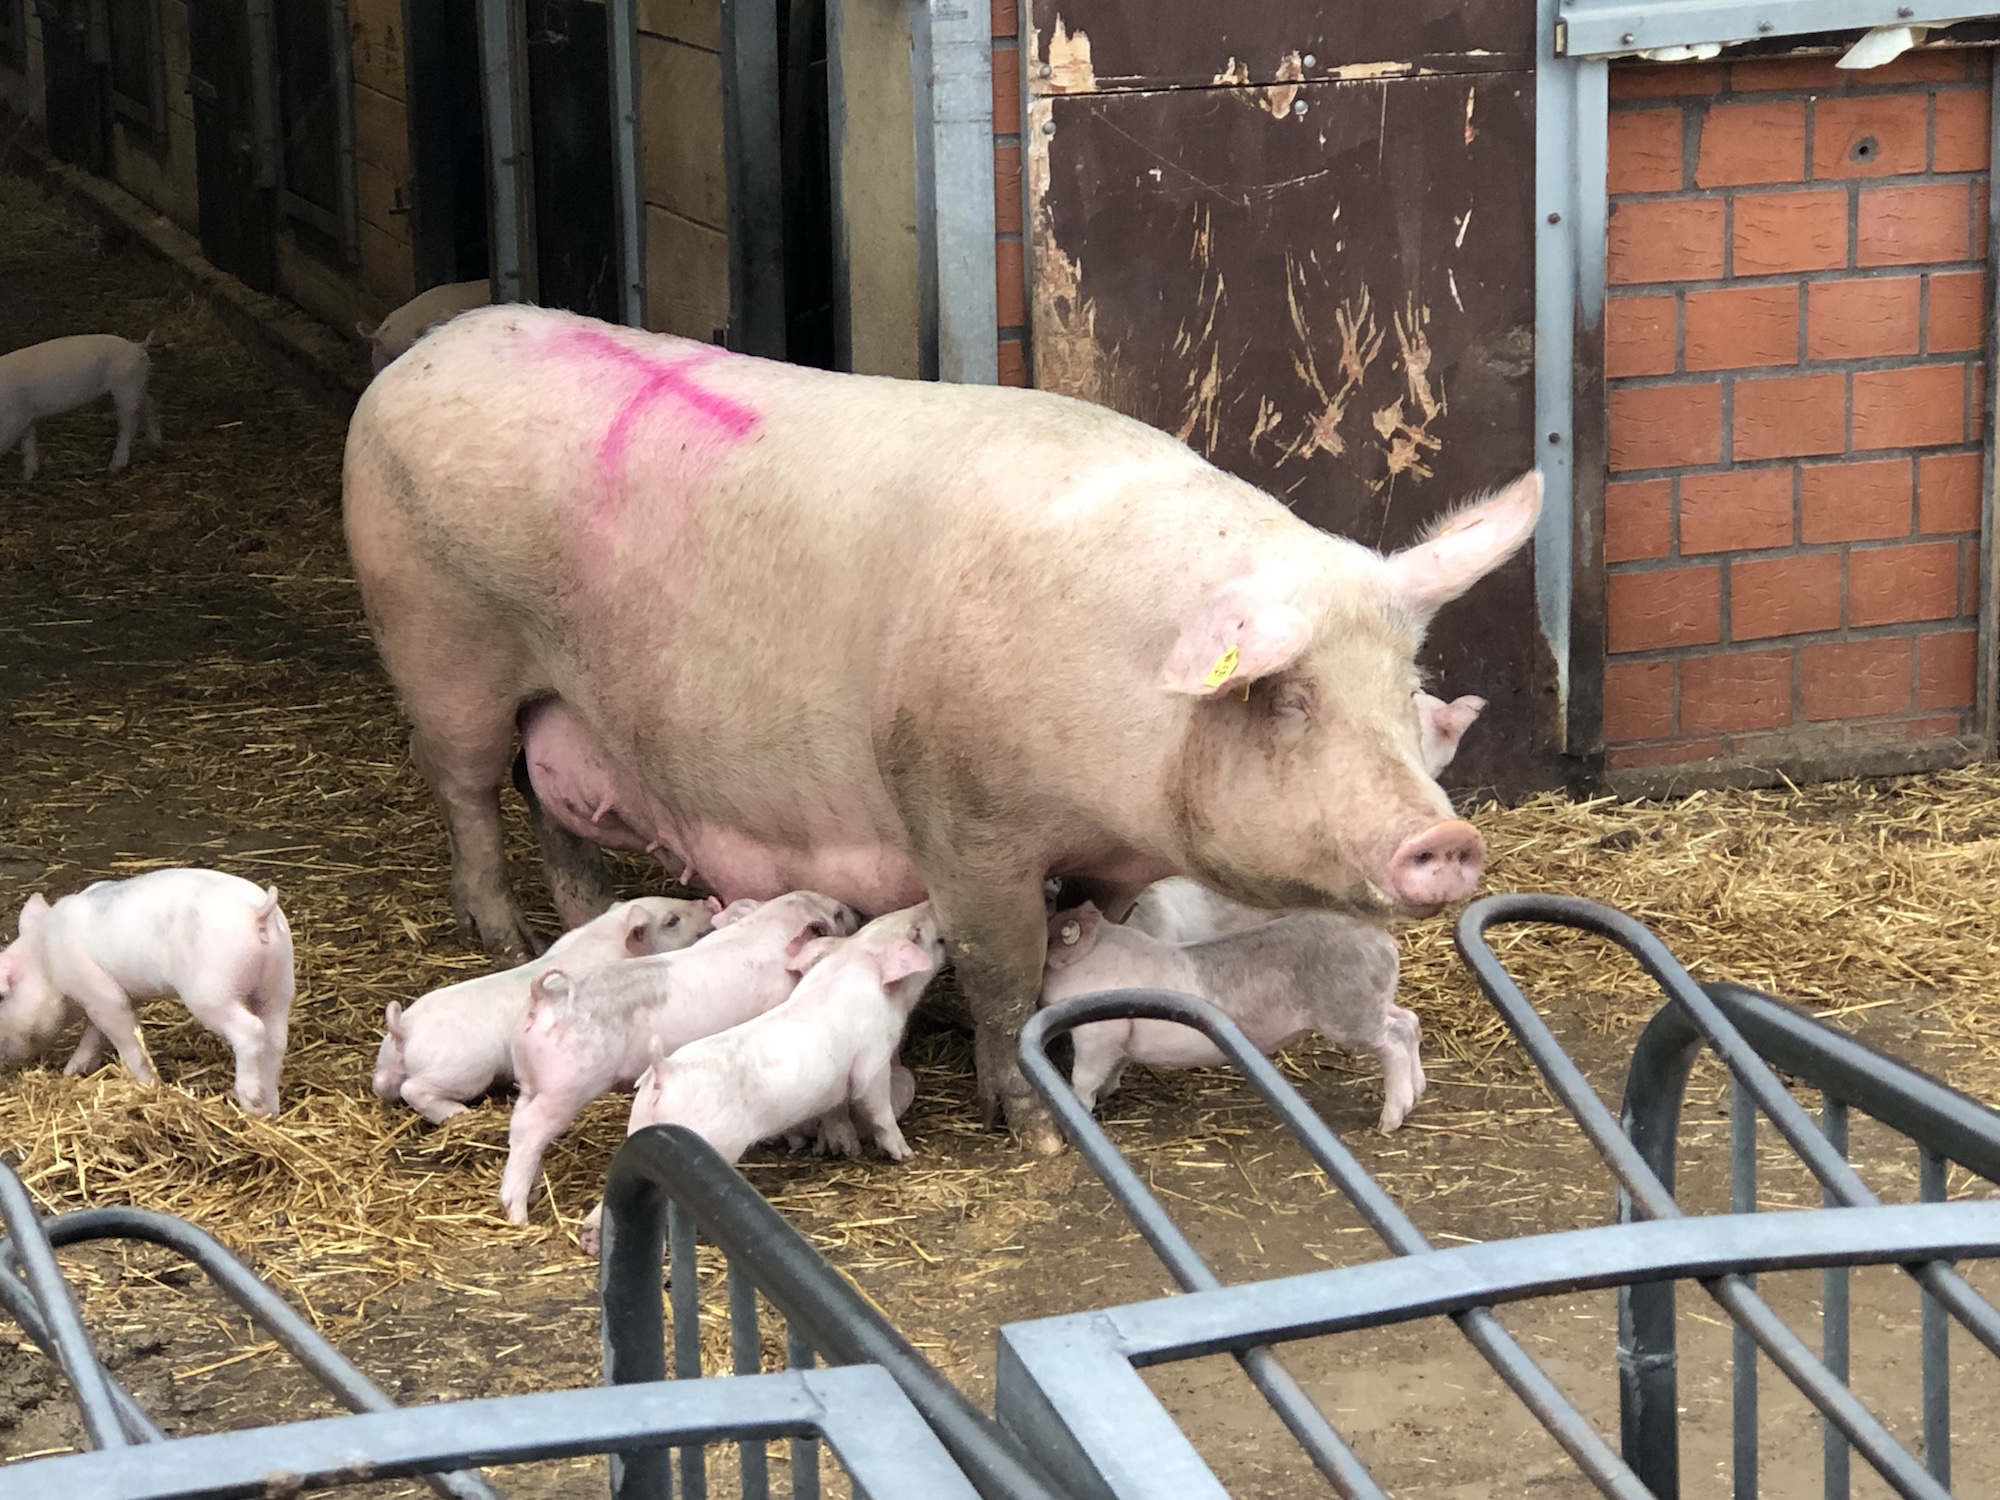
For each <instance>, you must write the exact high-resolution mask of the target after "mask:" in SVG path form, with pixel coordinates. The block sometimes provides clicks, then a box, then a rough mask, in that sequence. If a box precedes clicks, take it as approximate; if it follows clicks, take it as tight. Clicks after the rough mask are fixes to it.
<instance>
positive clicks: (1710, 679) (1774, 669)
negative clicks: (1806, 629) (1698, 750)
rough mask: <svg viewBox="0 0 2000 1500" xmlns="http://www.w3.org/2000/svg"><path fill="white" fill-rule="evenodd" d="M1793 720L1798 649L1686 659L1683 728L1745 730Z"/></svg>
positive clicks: (1692, 730) (1695, 731) (1693, 731)
mask: <svg viewBox="0 0 2000 1500" xmlns="http://www.w3.org/2000/svg"><path fill="white" fill-rule="evenodd" d="M1791 722H1792V653H1791V652H1789V651H1738V652H1732V653H1730V654H1728V655H1726V656H1690V657H1688V658H1687V659H1686V660H1684V661H1683V662H1682V663H1681V733H1682V734H1739V733H1741V732H1742V731H1744V730H1746V729H1776V728H1778V727H1780V726H1781V725H1785V724H1789V723H1791Z"/></svg>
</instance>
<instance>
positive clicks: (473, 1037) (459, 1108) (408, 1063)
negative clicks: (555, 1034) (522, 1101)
mask: <svg viewBox="0 0 2000 1500" xmlns="http://www.w3.org/2000/svg"><path fill="white" fill-rule="evenodd" d="M721 907H722V903H721V902H720V901H717V900H716V899H715V898H714V897H713V896H711V897H709V898H708V900H706V901H681V900H674V899H672V898H670V897H666V896H643V897H641V898H639V899H638V900H636V901H621V902H619V903H618V904H617V905H616V906H614V907H612V908H611V909H610V910H608V911H606V912H603V913H601V914H600V915H599V916H597V917H595V918H593V919H592V920H590V921H588V922H586V923H584V924H583V925H582V926H581V927H576V928H572V929H571V930H570V931H568V932H566V933H564V934H563V935H562V936H561V937H559V938H557V939H556V940H555V942H553V943H551V944H550V945H549V948H548V951H547V952H545V953H543V954H542V956H541V957H540V958H537V959H533V960H531V961H530V962H528V963H525V964H522V965H520V966H519V967H517V968H512V969H508V970H506V971H504V972H502V973H499V974H484V975H481V976H480V977H479V978H477V979H467V980H464V981H463V982H461V983H459V984H448V985H446V986H444V987H443V988H442V989H436V990H432V991H431V992H430V993H429V994H428V995H425V996H423V997H422V998H421V999H419V1000H417V1001H415V1002H414V1003H413V1004H412V1005H411V1006H410V1007H409V1009H407V1010H405V1009H404V1008H403V1007H402V1006H400V1005H398V1004H397V1003H396V1002H395V1001H393V1000H392V1001H390V1002H389V1006H388V1009H387V1010H386V1012H385V1013H384V1016H383V1022H384V1025H383V1034H382V1046H381V1050H380V1051H378V1052H377V1053H376V1056H375V1079H374V1087H375V1095H376V1097H377V1098H379V1099H381V1100H382V1101H383V1102H384V1103H388V1104H394V1103H396V1102H398V1101H401V1102H402V1103H404V1104H407V1105H409V1106H410V1108H411V1109H414V1110H415V1111H416V1112H417V1113H418V1114H420V1115H422V1116H423V1117H424V1118H425V1119H427V1120H429V1121H431V1122H432V1123H433V1124H438V1125H441V1124H443V1123H444V1122H445V1121H446V1120H449V1119H450V1118H451V1117H452V1116H453V1115H459V1114H464V1113H465V1102H466V1101H467V1100H470V1099H477V1098H479V1097H480V1096H481V1095H482V1094H485V1093H486V1092H488V1091H489V1090H490V1089H492V1088H493V1087H494V1086H496V1085H497V1084H502V1083H512V1082H513V1081H514V1059H513V1050H512V1049H513V1042H514V1033H515V1032H516V1031H518V1030H520V1028H521V1023H522V1021H524V1020H526V1019H527V1015H528V991H529V987H530V986H531V985H532V984H533V983H534V979H535V976H536V975H538V974H543V973H546V972H547V971H548V970H550V969H553V968H557V967H559V966H560V967H562V968H565V969H568V970H581V969H586V968H594V967H596V966H597V965H599V964H608V963H615V962H617V961H618V960H619V959H622V958H643V957H645V956H646V955H647V954H650V953H673V952H677V951H678V950H680V949H682V948H685V947H687V946H688V945H689V944H690V943H693V942H694V941H695V940H696V939H697V938H700V937H702V936H704V935H705V934H706V933H707V932H708V931H709V928H710V926H711V925H712V924H713V923H716V922H719V921H721V920H722V918H721V916H720V911H721ZM745 915H747V913H745Z"/></svg>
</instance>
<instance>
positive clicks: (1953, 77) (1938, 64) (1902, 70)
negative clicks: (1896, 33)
mask: <svg viewBox="0 0 2000 1500" xmlns="http://www.w3.org/2000/svg"><path fill="white" fill-rule="evenodd" d="M1975 55H1976V54H1975ZM1965 59H1966V51H1965V49H1964V48H1962V47H1952V48H1944V47H1927V48H1918V49H1915V50H1913V51H1909V52H1905V53H1904V54H1903V55H1902V56H1901V57H1898V58H1896V59H1894V60H1893V61H1890V62H1886V63H1884V64H1882V66H1881V67H1879V68H1870V69H1868V70H1867V72H1865V73H1861V74H1859V75H1857V76H1858V78H1859V79H1860V80H1861V81H1862V82H1863V83H1864V85H1866V84H1889V83H1956V82H1958V80H1959V79H1961V78H1963V77H1964V76H1965Z"/></svg>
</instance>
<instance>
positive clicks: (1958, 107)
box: [1931, 89, 1993, 172]
mask: <svg viewBox="0 0 2000 1500" xmlns="http://www.w3.org/2000/svg"><path fill="white" fill-rule="evenodd" d="M1936 109H1937V118H1936V122H1935V124H1934V125H1933V126H1932V134H1931V153H1932V154H1931V170H1932V171H1933V172H1984V171H1985V170H1986V162H1987V158H1988V157H1989V156H1990V155H1991V154H1992V150H1993V142H1992V137H1991V136H1990V135H1989V134H1988V132H1989V131H1991V129H1992V128H1993V126H1992V99H1991V98H1990V96H1989V94H1988V92H1987V90H1985V89H1953V90H1952V91H1950V92H1949V93H1943V94H1939V95H1938V96H1937V102H1936Z"/></svg>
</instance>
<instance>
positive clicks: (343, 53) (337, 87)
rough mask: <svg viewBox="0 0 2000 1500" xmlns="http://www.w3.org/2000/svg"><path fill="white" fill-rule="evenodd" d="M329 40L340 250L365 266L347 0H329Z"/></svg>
mask: <svg viewBox="0 0 2000 1500" xmlns="http://www.w3.org/2000/svg"><path fill="white" fill-rule="evenodd" d="M326 16H327V30H328V32H329V33H330V35H329V36H328V38H327V40H328V42H329V43H330V45H331V46H332V49H333V102H334V109H333V117H334V120H335V121H336V126H335V129H336V131H337V139H338V142H339V150H338V151H337V152H336V153H335V158H334V159H335V162H336V163H337V165H338V167H339V178H340V184H339V191H340V250H341V253H342V254H343V255H345V256H346V257H347V263H348V264H349V265H350V266H358V265H360V264H361V204H360V202H359V201H358V200H357V198H356V197H355V189H354V59H353V57H352V56H351V54H350V53H349V51H348V40H347V0H327V8H326Z"/></svg>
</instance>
